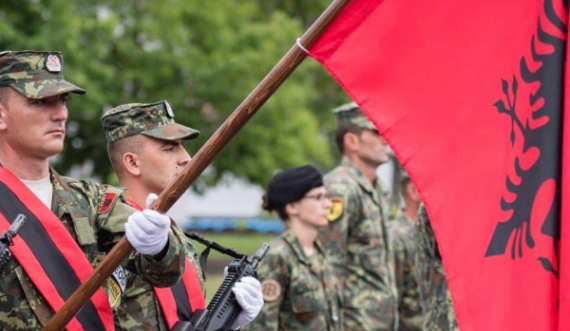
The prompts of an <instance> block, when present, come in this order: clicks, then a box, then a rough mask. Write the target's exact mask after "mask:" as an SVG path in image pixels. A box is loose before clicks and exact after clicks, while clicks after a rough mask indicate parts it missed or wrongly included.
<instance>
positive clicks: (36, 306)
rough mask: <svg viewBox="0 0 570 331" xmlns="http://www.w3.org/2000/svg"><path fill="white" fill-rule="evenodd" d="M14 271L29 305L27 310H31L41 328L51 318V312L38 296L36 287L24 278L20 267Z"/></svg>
mask: <svg viewBox="0 0 570 331" xmlns="http://www.w3.org/2000/svg"><path fill="white" fill-rule="evenodd" d="M14 271H15V273H16V276H17V277H18V281H19V282H20V285H21V286H22V290H23V292H24V296H25V297H26V300H27V301H28V303H29V309H31V311H32V312H33V313H34V315H36V318H37V319H38V321H39V322H40V323H41V325H42V326H43V325H46V324H47V323H48V322H49V320H50V319H51V318H52V317H53V312H52V311H51V309H50V307H49V305H48V304H47V302H46V301H45V300H44V299H43V297H42V296H41V295H40V294H39V292H38V290H37V289H36V287H35V286H34V285H33V284H32V281H31V280H30V278H28V276H26V274H25V273H24V270H23V269H22V267H21V266H18V267H16V268H15V269H14ZM23 310H24V311H25V310H26V309H23Z"/></svg>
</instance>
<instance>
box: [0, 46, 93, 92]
mask: <svg viewBox="0 0 570 331" xmlns="http://www.w3.org/2000/svg"><path fill="white" fill-rule="evenodd" d="M0 86H11V87H13V88H14V89H15V90H16V91H18V92H20V93H21V94H23V95H24V96H25V97H27V98H29V99H43V98H47V97H51V96H54V95H59V94H64V93H70V92H72V93H78V94H85V90H84V89H82V88H79V87H77V86H75V85H73V84H71V83H70V82H68V81H66V80H65V79H64V78H63V55H61V53H60V52H37V51H19V52H12V51H5V52H0Z"/></svg>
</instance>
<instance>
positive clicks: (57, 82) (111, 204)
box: [0, 51, 184, 331]
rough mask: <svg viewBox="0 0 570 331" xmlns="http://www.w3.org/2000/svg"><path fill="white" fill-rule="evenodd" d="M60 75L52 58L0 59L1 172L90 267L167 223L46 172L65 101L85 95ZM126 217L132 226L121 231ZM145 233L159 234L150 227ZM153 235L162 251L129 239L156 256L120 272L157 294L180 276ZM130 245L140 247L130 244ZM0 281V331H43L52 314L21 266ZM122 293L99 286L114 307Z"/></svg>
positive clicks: (178, 263) (175, 244)
mask: <svg viewBox="0 0 570 331" xmlns="http://www.w3.org/2000/svg"><path fill="white" fill-rule="evenodd" d="M62 72H63V57H62V55H61V53H58V52H34V51H23V52H1V53H0V160H1V163H2V167H4V168H5V169H7V170H9V171H11V172H12V173H13V174H14V175H16V176H17V177H19V178H20V179H21V180H22V181H23V182H24V184H25V185H26V186H28V188H29V189H30V190H31V191H32V192H33V193H34V194H35V195H36V196H37V197H38V199H39V200H40V201H41V202H43V204H44V205H46V206H47V207H48V208H51V211H52V212H53V213H54V214H55V216H57V217H58V218H59V219H60V220H61V222H62V224H63V225H64V227H65V229H66V230H67V232H69V234H70V235H71V237H72V238H73V240H75V242H76V243H77V245H78V246H79V248H80V249H81V251H83V253H84V255H85V257H87V259H88V261H89V262H90V263H91V265H92V266H95V265H97V263H99V262H100V261H101V260H102V258H103V256H104V254H105V253H106V252H107V251H108V250H109V249H110V248H111V247H112V246H113V245H114V244H115V243H116V242H117V241H118V240H119V239H121V238H122V236H123V235H124V234H125V228H128V230H127V231H129V232H131V231H138V228H137V229H136V230H133V229H134V228H133V226H134V227H135V228H136V227H137V226H138V224H139V223H137V222H138V219H140V218H141V217H142V219H144V220H146V222H155V221H157V219H158V220H159V221H162V220H164V218H165V217H166V216H164V215H161V216H158V218H156V217H154V216H152V220H150V218H149V219H147V218H146V216H144V215H142V214H141V215H142V216H136V217H135V216H134V215H135V214H136V213H134V210H133V209H132V207H131V206H129V205H128V204H126V203H125V200H124V198H123V197H122V196H121V195H120V193H121V190H120V189H115V188H113V187H109V186H102V185H99V184H96V183H93V182H90V181H84V180H81V181H79V180H74V179H72V178H67V177H60V176H59V175H58V174H57V173H56V172H55V171H54V170H53V169H51V168H50V167H49V164H48V158H49V157H51V156H53V155H56V154H58V153H59V152H61V150H62V149H63V141H64V137H65V122H66V120H67V108H66V102H67V98H68V93H78V94H84V93H85V91H84V90H82V89H80V88H79V87H77V86H75V85H73V84H71V83H69V82H67V81H65V80H64V78H63V74H62ZM133 213H134V214H133ZM159 215H160V214H159ZM127 217H128V223H130V224H127V225H125V224H124V222H125V221H127ZM137 217H138V219H134V218H137ZM153 224H156V223H153ZM24 226H29V225H28V224H25V225H24ZM149 229H150V230H152V231H154V230H157V228H156V227H155V226H149ZM153 233H154V234H155V235H154V236H153V239H159V240H160V242H161V243H165V245H164V246H162V245H160V246H159V245H152V244H149V243H148V242H146V241H145V239H143V238H141V237H140V236H138V235H137V234H135V235H134V237H133V234H132V232H131V234H129V235H128V238H129V241H130V242H131V243H132V244H133V246H135V248H136V249H137V250H138V249H139V248H141V247H142V246H141V245H142V244H147V245H146V246H145V248H144V249H142V250H144V251H153V252H157V253H155V254H152V255H143V254H141V253H137V252H133V253H132V254H131V256H130V257H129V259H128V260H127V261H126V262H125V263H124V264H123V267H124V268H125V269H127V270H130V271H131V272H133V273H134V274H137V275H139V276H141V277H142V278H144V279H145V280H146V281H148V282H150V283H152V284H154V285H156V286H170V285H172V284H175V283H176V282H177V281H178V279H179V277H180V274H181V272H182V270H183V268H184V247H183V245H182V243H181V242H180V240H179V239H178V238H177V237H175V236H173V235H171V234H169V233H168V225H166V228H165V229H164V231H163V230H162V229H158V230H157V231H155V232H153ZM135 239H136V240H139V241H138V242H136V243H133V240H135ZM163 239H164V240H163ZM147 249H149V250H147ZM0 279H2V282H0V329H1V330H12V331H23V330H33V331H35V330H41V329H42V326H43V325H45V324H46V323H47V322H48V321H49V320H50V319H51V318H52V317H53V315H54V312H53V310H52V308H51V307H50V306H49V305H48V303H47V301H46V298H45V297H43V296H42V295H41V294H40V292H39V290H38V288H37V287H36V285H35V284H34V283H33V282H32V281H31V278H30V277H29V276H28V274H27V273H26V272H25V271H24V270H23V268H22V266H21V265H20V263H19V261H18V260H16V259H15V258H11V259H10V261H9V263H8V265H7V267H6V268H5V269H4V270H3V271H2V272H1V274H0ZM119 281H120V280H119ZM121 285H122V284H121ZM121 285H120V284H117V281H116V280H113V279H112V278H110V280H109V281H108V282H107V284H106V286H105V290H106V293H107V295H108V298H109V304H110V306H112V307H116V306H117V305H118V304H119V303H120V297H121V291H122V287H121Z"/></svg>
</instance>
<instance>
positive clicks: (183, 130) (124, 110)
mask: <svg viewBox="0 0 570 331" xmlns="http://www.w3.org/2000/svg"><path fill="white" fill-rule="evenodd" d="M101 122H102V123H103V130H104V131H105V137H106V138H107V143H108V144H110V143H112V142H115V141H117V140H120V139H123V138H126V137H130V136H134V135H137V134H143V135H145V136H148V137H152V138H156V139H160V140H167V141H173V140H178V139H182V140H190V139H194V138H196V137H198V136H199V135H200V132H199V131H197V130H194V129H192V128H189V127H186V126H184V125H181V124H178V123H176V122H174V113H173V112H172V108H171V107H170V105H169V104H168V102H167V101H160V102H157V103H129V104H125V105H120V106H118V107H115V108H113V109H111V110H109V111H107V112H106V113H105V114H103V117H101Z"/></svg>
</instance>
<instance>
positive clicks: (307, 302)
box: [291, 290, 326, 323]
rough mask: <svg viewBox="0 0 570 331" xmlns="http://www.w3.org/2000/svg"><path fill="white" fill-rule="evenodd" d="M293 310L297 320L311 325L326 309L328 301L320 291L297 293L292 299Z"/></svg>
mask: <svg viewBox="0 0 570 331" xmlns="http://www.w3.org/2000/svg"><path fill="white" fill-rule="evenodd" d="M291 308H292V311H293V314H294V315H295V317H296V319H297V320H299V321H300V322H303V323H309V322H311V321H312V320H314V319H315V318H316V317H318V316H319V314H320V313H321V312H322V311H324V310H325V309H326V300H325V298H324V296H323V294H322V292H321V291H319V290H309V291H305V292H302V293H295V295H294V296H292V297H291Z"/></svg>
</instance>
